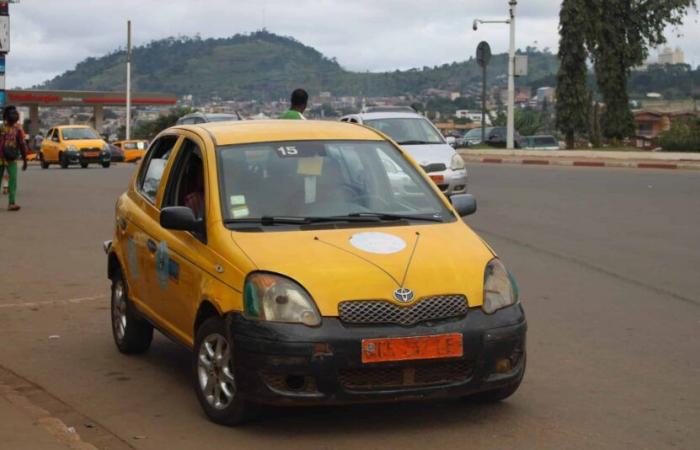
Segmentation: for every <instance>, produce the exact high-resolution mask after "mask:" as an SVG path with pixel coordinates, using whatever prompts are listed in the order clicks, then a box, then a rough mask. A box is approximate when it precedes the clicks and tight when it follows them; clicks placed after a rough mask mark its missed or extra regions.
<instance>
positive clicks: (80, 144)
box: [65, 139, 105, 149]
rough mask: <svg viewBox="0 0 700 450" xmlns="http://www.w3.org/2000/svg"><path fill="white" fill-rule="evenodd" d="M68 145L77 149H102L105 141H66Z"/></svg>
mask: <svg viewBox="0 0 700 450" xmlns="http://www.w3.org/2000/svg"><path fill="white" fill-rule="evenodd" d="M65 143H66V145H74V146H75V147H77V148H99V149H102V147H104V145H105V141H103V140H102V139H76V140H73V141H65Z"/></svg>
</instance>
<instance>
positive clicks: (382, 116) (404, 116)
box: [346, 111, 425, 121]
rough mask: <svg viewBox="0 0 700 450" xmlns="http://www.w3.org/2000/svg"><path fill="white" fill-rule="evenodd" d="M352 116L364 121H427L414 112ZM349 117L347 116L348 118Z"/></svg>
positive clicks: (389, 112) (371, 113)
mask: <svg viewBox="0 0 700 450" xmlns="http://www.w3.org/2000/svg"><path fill="white" fill-rule="evenodd" d="M351 116H354V117H359V118H361V119H362V120H363V121H365V120H376V119H416V118H418V119H425V117H424V116H422V115H420V114H418V113H412V112H399V111H386V112H369V113H358V114H351ZM346 117H347V116H346Z"/></svg>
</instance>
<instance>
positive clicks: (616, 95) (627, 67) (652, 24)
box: [584, 0, 695, 139]
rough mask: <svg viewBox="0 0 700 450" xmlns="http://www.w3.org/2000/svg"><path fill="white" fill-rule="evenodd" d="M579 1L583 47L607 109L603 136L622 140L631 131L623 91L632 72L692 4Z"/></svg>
mask: <svg viewBox="0 0 700 450" xmlns="http://www.w3.org/2000/svg"><path fill="white" fill-rule="evenodd" d="M584 1H585V4H586V21H587V23H588V25H589V26H588V27H587V37H586V44H587V48H588V51H589V52H590V55H591V57H592V59H593V63H594V66H595V74H596V79H597V82H598V88H599V90H600V93H601V94H602V96H603V99H604V102H605V105H606V107H605V111H604V113H603V117H602V120H601V124H602V128H603V134H604V135H605V137H607V138H611V139H623V138H626V137H628V136H631V135H632V134H633V132H634V123H633V117H632V112H631V111H630V107H629V94H628V89H627V83H628V79H629V76H630V73H631V70H632V68H633V67H635V66H638V65H640V64H641V63H642V62H643V61H644V60H645V59H646V58H647V56H648V54H649V48H651V47H656V46H659V45H661V44H664V43H665V42H666V38H665V36H664V31H665V29H666V27H667V26H669V25H670V26H677V25H680V24H681V23H682V21H683V18H684V17H685V15H686V14H687V12H688V10H689V8H691V7H693V6H694V5H695V0H645V1H631V0H584Z"/></svg>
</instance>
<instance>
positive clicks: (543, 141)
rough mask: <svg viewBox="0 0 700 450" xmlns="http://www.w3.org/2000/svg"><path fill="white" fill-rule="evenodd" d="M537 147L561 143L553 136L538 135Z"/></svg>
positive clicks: (536, 139)
mask: <svg viewBox="0 0 700 450" xmlns="http://www.w3.org/2000/svg"><path fill="white" fill-rule="evenodd" d="M535 146H536V147H554V146H556V147H558V146H559V143H558V142H557V140H556V139H554V138H553V137H538V138H535Z"/></svg>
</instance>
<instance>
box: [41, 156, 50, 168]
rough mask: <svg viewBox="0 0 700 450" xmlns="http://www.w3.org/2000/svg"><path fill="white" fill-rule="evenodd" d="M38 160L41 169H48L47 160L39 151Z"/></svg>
mask: <svg viewBox="0 0 700 450" xmlns="http://www.w3.org/2000/svg"><path fill="white" fill-rule="evenodd" d="M39 161H40V162H41V168H42V169H48V168H49V162H48V161H47V160H46V158H44V154H43V153H40V154H39Z"/></svg>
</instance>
